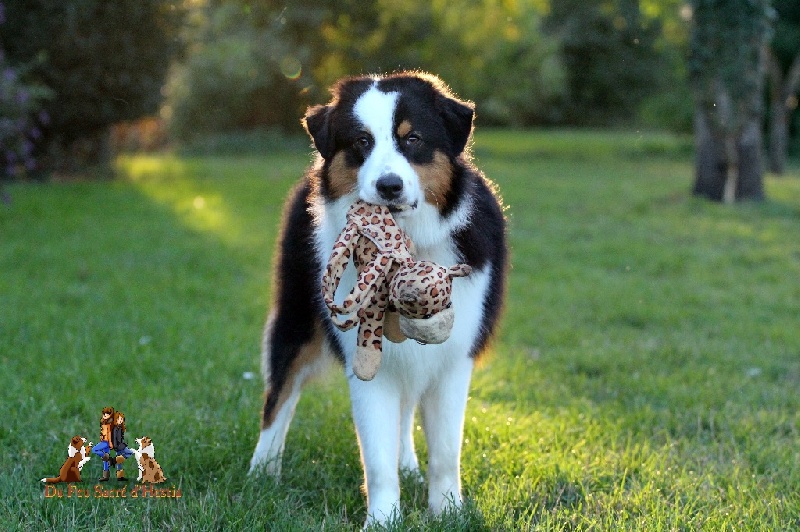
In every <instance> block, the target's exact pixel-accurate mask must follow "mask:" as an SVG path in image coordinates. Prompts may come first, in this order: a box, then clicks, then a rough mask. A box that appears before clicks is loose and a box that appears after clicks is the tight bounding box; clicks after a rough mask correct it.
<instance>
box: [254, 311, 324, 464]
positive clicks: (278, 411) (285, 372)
mask: <svg viewBox="0 0 800 532" xmlns="http://www.w3.org/2000/svg"><path fill="white" fill-rule="evenodd" d="M286 329H287V327H286V325H283V324H281V323H280V321H279V320H278V319H276V318H275V316H270V319H269V320H268V321H267V325H266V328H265V331H264V344H263V352H262V369H263V373H264V379H265V383H266V386H267V390H266V394H265V399H264V408H263V410H262V414H261V433H260V435H259V438H258V444H257V445H256V449H255V452H254V453H253V458H252V459H251V461H250V473H255V472H257V471H259V470H261V469H264V470H266V472H267V473H269V474H270V475H273V476H278V475H280V471H281V455H282V454H283V448H284V442H285V440H286V433H287V432H288V430H289V424H290V422H291V421H292V417H293V416H294V409H295V407H296V406H297V401H298V400H299V399H300V392H301V391H302V388H303V385H304V384H305V383H306V382H307V381H308V379H309V378H311V377H312V376H313V375H314V374H316V373H317V372H318V371H319V370H320V369H321V368H322V367H323V366H325V365H326V360H325V355H324V354H323V343H324V342H323V334H322V331H321V330H320V327H318V326H316V327H313V331H309V332H310V337H301V338H298V335H296V334H291V331H288V330H286ZM303 336H306V335H303Z"/></svg>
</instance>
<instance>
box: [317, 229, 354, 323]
mask: <svg viewBox="0 0 800 532" xmlns="http://www.w3.org/2000/svg"><path fill="white" fill-rule="evenodd" d="M357 237H358V227H356V225H355V224H352V223H348V224H347V226H345V229H344V231H343V232H342V234H341V235H339V239H338V240H337V241H336V243H335V244H334V245H333V251H331V256H330V258H329V259H328V265H327V266H326V268H325V275H323V276H322V299H323V300H324V301H325V304H326V305H328V307H330V306H331V305H333V297H334V295H335V294H336V288H337V286H339V281H341V279H342V274H343V273H344V271H345V270H346V269H347V264H348V263H349V262H350V258H351V257H352V256H353V248H354V247H355V244H356V239H357Z"/></svg>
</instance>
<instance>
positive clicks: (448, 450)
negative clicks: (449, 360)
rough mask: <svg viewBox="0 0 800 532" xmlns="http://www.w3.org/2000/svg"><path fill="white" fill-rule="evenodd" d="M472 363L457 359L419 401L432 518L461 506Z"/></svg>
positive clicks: (463, 358)
mask: <svg viewBox="0 0 800 532" xmlns="http://www.w3.org/2000/svg"><path fill="white" fill-rule="evenodd" d="M472 366H473V361H472V359H471V358H470V357H468V356H466V354H465V355H464V356H463V357H461V358H459V359H457V361H456V362H455V363H454V364H453V366H452V367H451V368H449V370H448V371H445V372H442V374H441V375H442V376H441V379H440V381H439V382H437V383H436V385H435V386H432V387H431V388H430V389H428V390H427V391H426V392H425V393H424V394H423V395H422V399H421V400H420V409H421V413H422V424H423V427H424V429H425V439H426V441H427V443H428V505H429V507H430V509H431V511H432V512H433V513H435V514H439V513H441V512H442V511H443V510H444V509H445V508H447V507H448V505H450V504H454V505H455V506H456V507H458V506H461V477H460V473H459V463H460V461H461V442H462V441H463V440H462V433H463V430H464V409H465V408H466V405H467V395H468V392H469V381H470V377H471V375H472Z"/></svg>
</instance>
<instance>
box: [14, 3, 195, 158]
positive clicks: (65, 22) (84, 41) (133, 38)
mask: <svg viewBox="0 0 800 532" xmlns="http://www.w3.org/2000/svg"><path fill="white" fill-rule="evenodd" d="M180 14H181V7H180V5H179V4H176V3H174V2H169V1H167V0H118V1H114V2H107V1H105V0H69V1H62V0H31V1H25V2H6V4H5V19H6V22H5V24H4V25H3V26H2V37H0V39H1V40H0V44H1V45H2V46H3V47H4V48H5V50H6V53H7V57H8V60H9V62H10V63H11V64H12V65H15V66H16V65H24V64H31V72H30V76H31V78H32V79H34V80H35V81H36V82H37V83H39V84H42V85H44V86H46V87H48V88H49V89H50V90H51V91H52V93H53V98H51V99H49V100H47V101H46V103H45V104H44V109H45V110H46V112H47V114H48V116H49V117H50V120H49V122H48V124H46V126H44V127H42V138H41V141H40V142H39V143H38V147H37V151H38V155H39V156H40V157H42V158H43V159H44V164H45V165H46V166H47V167H48V168H51V169H61V170H65V169H70V168H73V167H74V166H76V165H79V164H85V163H90V164H91V163H96V162H98V161H100V160H102V159H103V156H104V155H108V154H107V138H108V137H107V134H108V129H109V126H110V125H111V124H113V123H115V122H119V121H123V120H130V119H135V118H139V117H141V116H143V115H146V114H149V113H155V112H157V110H158V108H159V106H160V104H161V99H162V96H161V87H162V84H163V82H164V74H165V72H166V70H167V68H168V66H169V64H170V62H171V61H172V59H173V57H174V53H175V52H176V51H177V50H178V48H179V46H178V45H179V41H177V40H176V38H177V32H178V29H179V28H180V24H181V16H180Z"/></svg>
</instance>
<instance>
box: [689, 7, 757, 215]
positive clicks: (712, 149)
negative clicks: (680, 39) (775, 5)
mask: <svg viewBox="0 0 800 532" xmlns="http://www.w3.org/2000/svg"><path fill="white" fill-rule="evenodd" d="M692 8H693V25H692V33H691V42H690V59H689V72H690V79H691V82H692V87H693V92H694V100H695V121H694V122H695V147H696V150H697V153H696V161H695V171H696V176H695V184H694V189H693V193H694V194H695V195H698V196H704V197H706V198H708V199H711V200H714V201H726V202H732V201H734V200H744V199H751V200H760V199H763V198H764V186H763V168H762V161H761V150H762V133H761V124H762V117H763V104H762V94H763V88H764V74H765V69H766V53H765V47H766V44H767V41H768V37H769V31H770V17H771V9H770V7H769V0H693V2H692Z"/></svg>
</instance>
